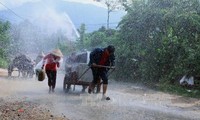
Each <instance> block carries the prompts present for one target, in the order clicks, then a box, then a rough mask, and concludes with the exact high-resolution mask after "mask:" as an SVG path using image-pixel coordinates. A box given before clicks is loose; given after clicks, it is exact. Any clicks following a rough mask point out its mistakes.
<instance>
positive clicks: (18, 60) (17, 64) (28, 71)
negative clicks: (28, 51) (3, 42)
mask: <svg viewBox="0 0 200 120" xmlns="http://www.w3.org/2000/svg"><path fill="white" fill-rule="evenodd" d="M14 68H17V69H18V72H19V74H18V76H20V73H22V76H23V77H33V75H34V64H33V62H32V60H31V59H30V58H29V57H27V56H26V55H19V56H16V57H15V58H14V59H13V61H12V62H11V63H10V65H9V66H8V76H12V72H13V71H14Z"/></svg>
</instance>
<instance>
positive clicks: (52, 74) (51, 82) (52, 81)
mask: <svg viewBox="0 0 200 120" xmlns="http://www.w3.org/2000/svg"><path fill="white" fill-rule="evenodd" d="M46 74H47V78H48V86H49V87H52V89H54V88H55V86H56V75H57V71H53V70H46Z"/></svg>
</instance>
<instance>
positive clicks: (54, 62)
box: [42, 49, 63, 93]
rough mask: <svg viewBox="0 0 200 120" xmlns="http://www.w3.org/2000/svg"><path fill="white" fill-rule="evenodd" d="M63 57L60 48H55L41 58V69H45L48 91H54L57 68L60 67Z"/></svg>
mask: <svg viewBox="0 0 200 120" xmlns="http://www.w3.org/2000/svg"><path fill="white" fill-rule="evenodd" d="M62 57H63V54H62V52H61V51H60V49H55V50H53V51H51V52H50V53H49V54H47V55H46V56H45V57H44V58H43V65H42V69H45V72H46V75H47V78H48V86H49V93H50V92H54V89H55V86H56V77H57V69H58V68H59V67H60V62H61V58H62Z"/></svg>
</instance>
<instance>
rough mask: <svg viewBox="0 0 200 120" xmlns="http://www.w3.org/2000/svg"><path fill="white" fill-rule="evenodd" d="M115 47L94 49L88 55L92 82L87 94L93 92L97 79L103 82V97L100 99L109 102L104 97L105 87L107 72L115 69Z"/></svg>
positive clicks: (106, 84) (107, 98)
mask: <svg viewBox="0 0 200 120" xmlns="http://www.w3.org/2000/svg"><path fill="white" fill-rule="evenodd" d="M114 52H115V47H114V46H113V45H109V46H107V47H106V48H95V49H94V50H93V51H92V52H91V53H90V61H89V66H90V67H91V70H92V75H93V80H92V82H91V84H90V85H89V88H88V93H89V94H91V92H93V90H94V87H95V85H96V84H97V83H98V80H99V79H102V81H103V95H102V99H103V100H104V99H105V100H110V98H109V97H107V96H106V91H107V86H108V75H107V73H108V70H109V69H110V68H115V67H114V66H115V55H114Z"/></svg>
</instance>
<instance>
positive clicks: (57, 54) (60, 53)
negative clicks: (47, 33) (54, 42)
mask: <svg viewBox="0 0 200 120" xmlns="http://www.w3.org/2000/svg"><path fill="white" fill-rule="evenodd" d="M51 54H53V55H55V56H58V57H63V54H62V52H61V51H60V49H55V50H53V51H51Z"/></svg>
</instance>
